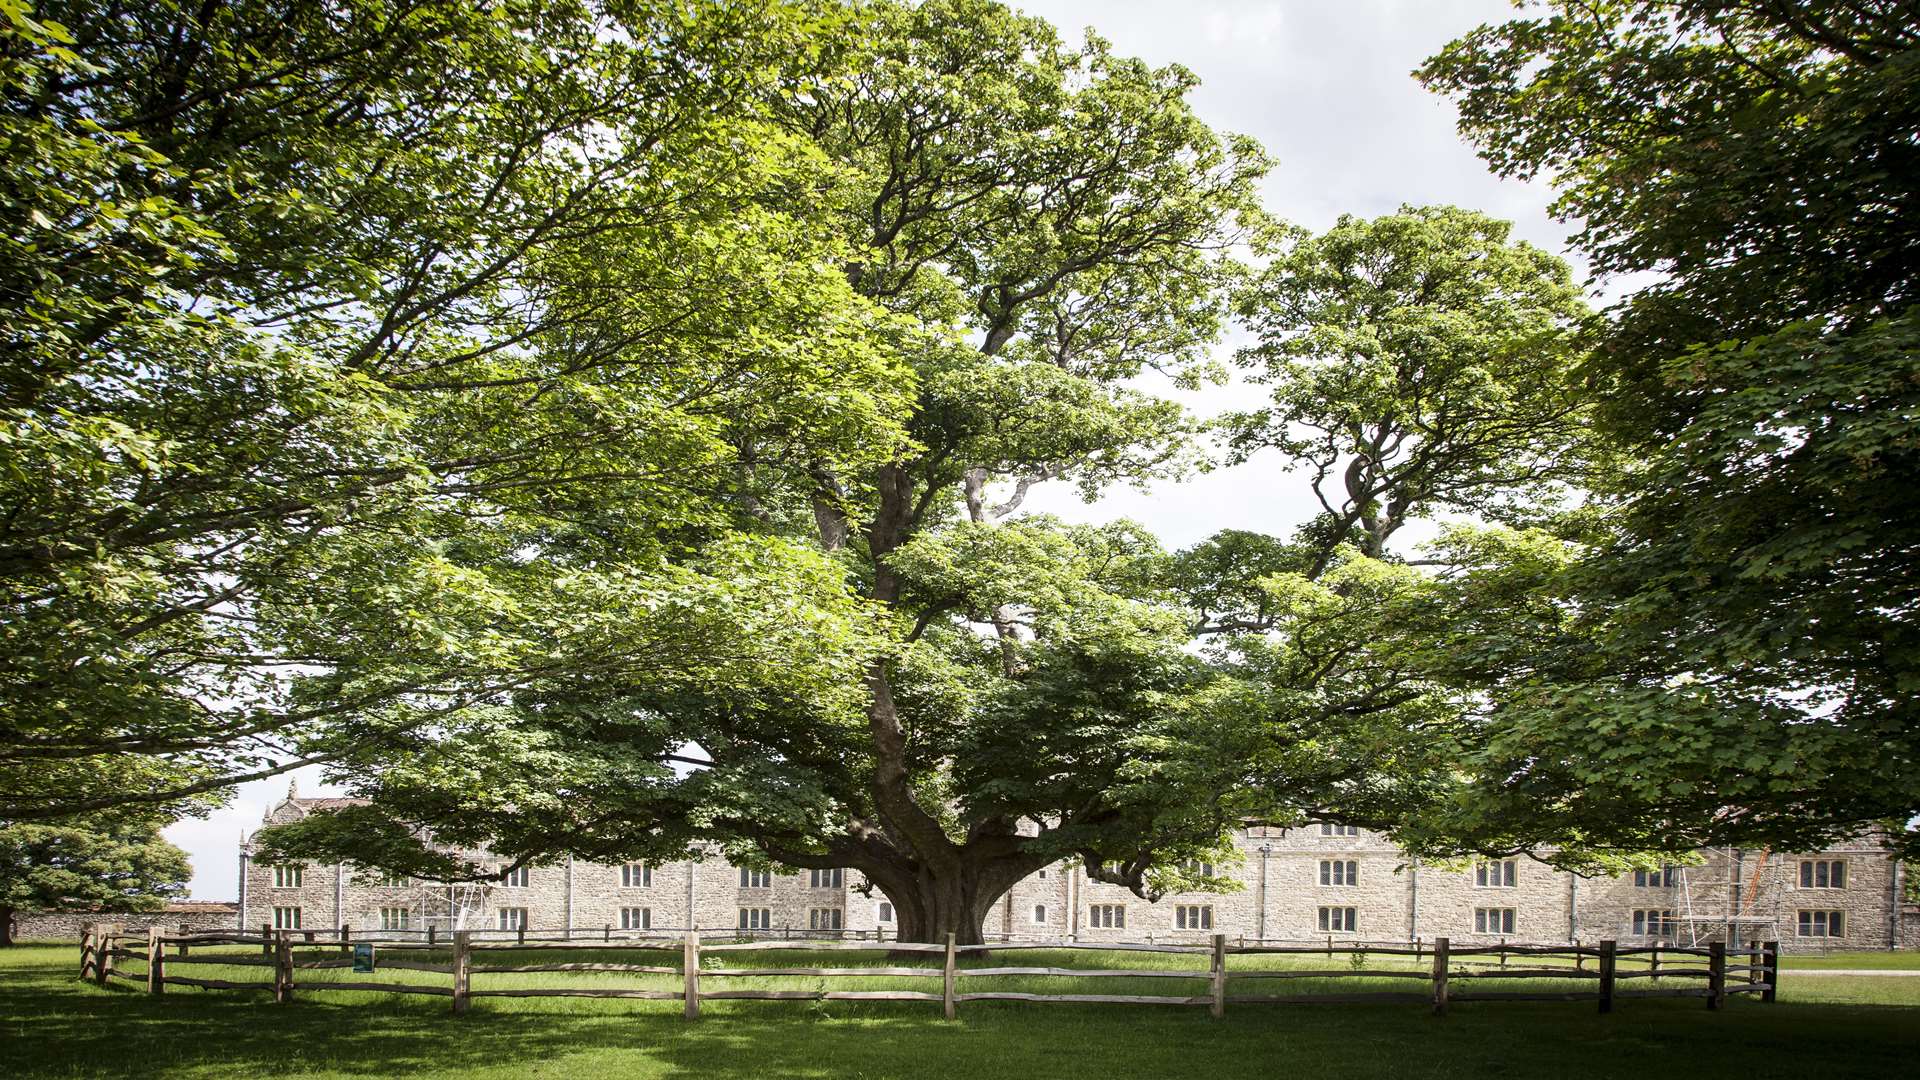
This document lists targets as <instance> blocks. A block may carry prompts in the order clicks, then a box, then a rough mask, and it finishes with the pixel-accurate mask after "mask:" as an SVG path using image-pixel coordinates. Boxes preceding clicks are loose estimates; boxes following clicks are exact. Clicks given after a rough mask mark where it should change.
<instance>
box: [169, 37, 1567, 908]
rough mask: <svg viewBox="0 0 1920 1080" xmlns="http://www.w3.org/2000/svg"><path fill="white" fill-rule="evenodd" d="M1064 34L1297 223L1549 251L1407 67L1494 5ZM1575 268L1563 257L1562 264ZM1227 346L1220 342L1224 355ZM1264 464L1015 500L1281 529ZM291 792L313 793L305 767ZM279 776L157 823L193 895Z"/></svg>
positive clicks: (223, 886) (1219, 402) (1166, 528)
mask: <svg viewBox="0 0 1920 1080" xmlns="http://www.w3.org/2000/svg"><path fill="white" fill-rule="evenodd" d="M1023 6H1024V7H1025V9H1026V10H1027V11H1029V12H1031V13H1033V14H1036V15H1040V16H1042V17H1044V18H1047V19H1049V20H1051V21H1052V22H1053V23H1054V24H1055V25H1056V26H1058V27H1060V29H1061V33H1062V35H1063V36H1064V37H1066V38H1068V39H1069V40H1072V41H1078V40H1079V39H1080V37H1081V34H1082V33H1083V31H1084V30H1085V29H1086V28H1088V27H1092V28H1094V29H1095V30H1096V31H1097V32H1098V33H1099V34H1100V35H1101V36H1103V37H1105V38H1106V39H1108V40H1109V41H1111V42H1112V43H1113V44H1114V47H1115V48H1116V49H1117V50H1118V51H1120V52H1122V53H1126V54H1131V55H1135V56H1140V57H1143V58H1145V59H1146V60H1148V61H1150V62H1151V63H1154V64H1171V63H1179V64H1184V65H1185V66H1187V67H1188V68H1190V69H1192V70H1193V71H1194V72H1195V73H1197V74H1198V75H1199V76H1200V79H1201V81H1202V83H1201V86H1200V88H1199V89H1198V90H1197V91H1196V92H1195V93H1194V97H1193V101H1194V105H1195V107H1196V108H1197V109H1198V111H1199V113H1200V115H1201V116H1202V117H1203V118H1204V119H1205V120H1206V121H1207V122H1208V123H1210V124H1212V125H1213V126H1214V127H1215V128H1217V129H1220V130H1223V131H1232V132H1238V133H1241V134H1246V135H1251V136H1253V137H1254V138H1256V139H1258V140H1259V141H1260V143H1261V144H1262V145H1263V146H1265V147H1266V148H1267V152H1268V153H1269V154H1270V155H1272V156H1273V157H1274V158H1276V159H1277V160H1278V162H1279V165H1278V167H1277V168H1276V169H1275V170H1274V171H1273V173H1272V174H1271V175H1270V176H1269V177H1268V179H1267V181H1266V185H1265V195H1266V205H1267V208H1268V209H1269V210H1270V211H1272V212H1273V213H1275V214H1277V215H1279V216H1280V217H1283V218H1285V219H1287V220H1290V221H1293V222H1295V223H1297V224H1300V225H1304V226H1307V227H1309V228H1313V229H1323V228H1325V227H1327V226H1328V225H1331V224H1332V223H1333V221H1334V219H1336V218H1337V217H1338V216H1339V215H1340V214H1342V213H1353V214H1358V215H1361V216H1365V217H1373V216H1377V215H1380V214H1385V213H1391V212H1392V211H1394V210H1395V209H1397V208H1398V207H1400V206H1401V205H1403V204H1416V205H1419V204H1440V203H1445V204H1452V205H1456V206H1463V207H1468V208H1471V209H1476V210H1483V211H1486V212H1488V213H1491V214H1495V215H1498V216H1500V217H1505V218H1508V219H1511V220H1512V221H1513V222H1514V223H1515V233H1516V235H1517V236H1519V237H1521V238H1524V239H1527V240H1530V241H1532V242H1533V243H1536V244H1538V245H1540V246H1542V247H1545V248H1547V249H1548V250H1551V251H1556V252H1561V253H1562V254H1566V252H1565V251H1564V247H1563V244H1564V240H1565V238H1566V236H1567V235H1568V233H1569V231H1570V230H1569V229H1568V228H1566V227H1565V226H1563V225H1560V224H1559V223H1557V222H1554V221H1553V220H1551V219H1550V218H1549V217H1548V216H1547V213H1546V205H1547V203H1548V201H1549V200H1550V198H1551V194H1550V192H1548V190H1547V189H1546V188H1545V186H1544V185H1538V184H1521V183H1515V182H1511V181H1503V180H1499V179H1496V178H1495V177H1493V176H1491V175H1489V174H1488V172H1487V170H1486V168H1485V166H1484V165H1483V164H1482V163H1481V161H1480V160H1479V159H1478V158H1477V157H1475V156H1474V153H1473V151H1472V150H1471V149H1470V148H1468V146H1467V145H1466V144H1465V143H1463V142H1461V141H1460V139H1459V138H1458V137H1457V136H1456V135H1455V133H1454V128H1453V123H1454V116H1453V110H1452V107H1451V106H1450V105H1449V104H1448V103H1447V102H1445V101H1443V100H1441V99H1439V98H1437V97H1435V96H1433V95H1431V94H1428V93H1427V92H1426V91H1425V90H1423V89H1421V88H1420V86H1419V84H1418V83H1416V82H1415V81H1414V80H1413V78H1412V76H1411V75H1410V74H1409V73H1410V72H1412V71H1413V69H1414V68H1415V67H1417V66H1419V64H1420V62H1421V61H1422V60H1423V59H1424V58H1426V57H1427V56H1428V55H1430V54H1432V53H1433V52H1434V51H1436V50H1438V49H1439V48H1440V47H1441V46H1443V45H1445V44H1446V43H1447V42H1448V41H1450V40H1452V39H1453V38H1455V37H1457V36H1459V35H1460V34H1462V33H1464V32H1466V31H1468V30H1471V29H1473V28H1474V27H1475V26H1478V25H1480V24H1481V23H1485V22H1493V21H1499V20H1502V19H1504V18H1506V17H1508V15H1509V13H1510V12H1511V6H1510V4H1509V3H1508V2H1507V0H1268V2H1264V3H1263V2H1256V0H1029V2H1027V3H1025V4H1024V5H1023ZM1576 265H1577V263H1576ZM1232 347H1233V342H1232V341H1228V342H1225V343H1223V344H1222V346H1221V348H1222V350H1231V348H1232ZM1183 398H1184V399H1185V400H1187V401H1188V403H1189V405H1190V406H1191V407H1193V408H1194V409H1195V410H1196V411H1198V412H1202V413H1213V412H1218V411H1220V410H1222V409H1227V408H1233V407H1236V406H1239V407H1247V406H1251V405H1253V404H1254V403H1256V402H1257V401H1258V394H1257V391H1254V390H1250V389H1249V388H1247V387H1244V386H1229V387H1224V388H1220V389H1215V390H1210V391H1206V392H1203V393H1200V394H1198V395H1183ZM1283 464H1284V463H1282V462H1279V461H1277V460H1274V459H1256V460H1254V461H1252V462H1249V463H1248V464H1246V465H1243V466H1239V467H1237V468H1233V469H1223V470H1220V471H1217V472H1213V473H1209V474H1205V475H1201V476H1197V477H1192V478H1187V479H1184V480H1181V481H1178V482H1168V483H1162V484H1158V485H1156V486H1155V487H1154V488H1153V489H1151V490H1149V491H1146V492H1136V491H1131V490H1124V491H1116V492H1113V493H1110V494H1109V495H1107V496H1106V497H1104V498H1102V499H1101V500H1099V501H1098V502H1096V503H1093V504H1091V505H1089V504H1085V503H1082V502H1081V501H1080V499H1079V497H1078V496H1077V495H1076V494H1075V493H1074V492H1073V491H1072V490H1071V489H1069V488H1066V487H1064V486H1063V485H1054V487H1053V489H1051V490H1041V491H1037V492H1035V493H1034V495H1033V496H1032V497H1031V498H1029V500H1028V502H1027V508H1028V509H1033V510H1040V511H1045V512H1048V513H1054V514H1058V515H1060V516H1062V517H1066V518H1069V519H1072V520H1076V521H1110V520H1113V519H1115V518H1121V517H1128V518H1133V519H1135V520H1137V521H1140V522H1143V523H1145V524H1146V525H1147V526H1148V527H1149V528H1151V529H1152V530H1153V531H1154V532H1155V533H1156V534H1157V535H1158V536H1160V538H1161V539H1162V541H1163V542H1165V543H1166V544H1167V545H1169V546H1170V547H1184V546H1187V545H1189V544H1192V543H1194V542H1195V541H1198V540H1201V539H1204V538H1205V537H1207V536H1209V535H1211V534H1212V533H1214V532H1216V531H1218V530H1220V529H1224V528H1238V529H1252V530H1257V531H1261V532H1267V533H1274V534H1281V533H1285V532H1287V531H1288V530H1289V529H1290V528H1292V527H1293V526H1294V525H1296V524H1298V523H1299V522H1301V521H1303V520H1305V519H1306V518H1307V517H1308V516H1309V514H1310V513H1311V510H1310V509H1309V506H1310V501H1311V497H1310V496H1309V495H1307V493H1306V491H1305V488H1304V487H1303V484H1302V481H1301V479H1300V478H1299V477H1298V476H1293V475H1289V474H1288V473H1287V472H1286V471H1285V470H1284V468H1282V467H1281V466H1282V465H1283ZM299 784H300V787H301V790H302V792H303V793H305V794H318V793H322V792H324V791H326V790H327V789H326V788H325V787H324V786H323V785H322V784H321V783H320V780H319V776H318V773H317V770H303V771H302V774H301V775H300V777H299ZM286 790H287V780H286V778H281V779H280V780H275V781H263V782H261V783H257V784H249V785H247V786H245V787H243V788H241V789H240V790H239V792H238V793H237V794H236V797H235V798H234V800H233V802H232V803H231V804H230V805H229V806H228V807H226V808H225V809H223V810H221V811H219V812H217V813H215V814H213V815H211V816H210V817H208V818H206V819H204V820H195V821H186V822H182V823H180V824H178V825H175V826H173V827H172V828H171V829H169V830H168V833H167V835H168V836H169V837H170V838H171V839H172V840H173V841H174V842H175V843H177V844H179V845H181V846H182V847H184V848H186V849H187V852H188V853H189V854H190V855H191V856H192V857H193V866H194V878H193V896H194V897H195V898H196V899H207V900H231V899H234V898H235V897H236V895H237V888H236V882H235V873H236V869H237V854H238V845H239V842H240V839H241V837H242V835H243V834H244V833H246V832H248V831H251V830H252V829H253V828H255V827H257V826H258V825H259V823H260V819H261V817H262V815H263V814H264V813H265V812H266V810H267V808H268V806H269V805H271V804H272V803H273V802H275V801H277V800H278V799H279V798H280V797H281V796H282V795H284V794H285V793H286Z"/></svg>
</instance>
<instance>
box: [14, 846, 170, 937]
mask: <svg viewBox="0 0 1920 1080" xmlns="http://www.w3.org/2000/svg"><path fill="white" fill-rule="evenodd" d="M192 875H193V870H192V868H191V867H190V866H189V865H188V864H187V853H186V852H184V851H181V850H180V849H179V848H177V847H175V846H174V845H172V844H170V843H168V842H167V841H165V840H163V839H161V837H160V831H159V825H158V823H157V821H156V819H155V818H153V817H152V816H145V817H142V816H138V815H128V814H124V813H122V814H114V815H101V814H96V815H92V816H89V817H82V818H75V819H72V820H69V821H63V822H61V823H59V824H57V825H8V826H6V827H4V828H0V945H11V944H13V936H12V934H13V917H14V914H15V913H16V912H19V911H46V910H59V909H63V908H75V907H98V908H101V909H104V910H107V911H158V910H160V909H161V908H162V907H164V906H165V905H166V902H167V901H168V900H172V899H176V898H178V897H181V896H185V895H186V891H187V879H188V878H189V877H191V876H192Z"/></svg>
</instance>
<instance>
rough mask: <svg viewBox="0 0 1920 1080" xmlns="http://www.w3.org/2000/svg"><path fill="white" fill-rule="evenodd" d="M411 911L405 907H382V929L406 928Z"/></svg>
mask: <svg viewBox="0 0 1920 1080" xmlns="http://www.w3.org/2000/svg"><path fill="white" fill-rule="evenodd" d="M408 917H409V912H408V911H407V909H406V908H403V907H383V908H381V909H380V929H382V930H405V929H406V928H407V920H408Z"/></svg>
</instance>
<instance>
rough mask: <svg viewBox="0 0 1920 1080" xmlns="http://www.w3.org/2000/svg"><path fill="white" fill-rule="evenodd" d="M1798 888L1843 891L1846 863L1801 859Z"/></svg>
mask: <svg viewBox="0 0 1920 1080" xmlns="http://www.w3.org/2000/svg"><path fill="white" fill-rule="evenodd" d="M1800 887H1801V888H1803V889H1844V888H1846V887H1847V863H1846V860H1844V859H1801V860H1800Z"/></svg>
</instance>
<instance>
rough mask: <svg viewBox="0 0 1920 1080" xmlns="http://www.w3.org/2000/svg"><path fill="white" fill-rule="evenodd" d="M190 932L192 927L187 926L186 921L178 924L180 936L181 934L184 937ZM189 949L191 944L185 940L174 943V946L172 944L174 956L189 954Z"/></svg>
mask: <svg viewBox="0 0 1920 1080" xmlns="http://www.w3.org/2000/svg"><path fill="white" fill-rule="evenodd" d="M191 933H193V927H191V926H188V925H187V924H186V923H181V924H180V936H181V937H182V938H185V937H186V936H187V935H188V934H191ZM191 949H192V946H191V945H189V944H188V943H187V942H185V941H181V942H180V943H179V944H177V945H175V946H174V955H175V956H186V955H188V954H189V951H190V950H191Z"/></svg>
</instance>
